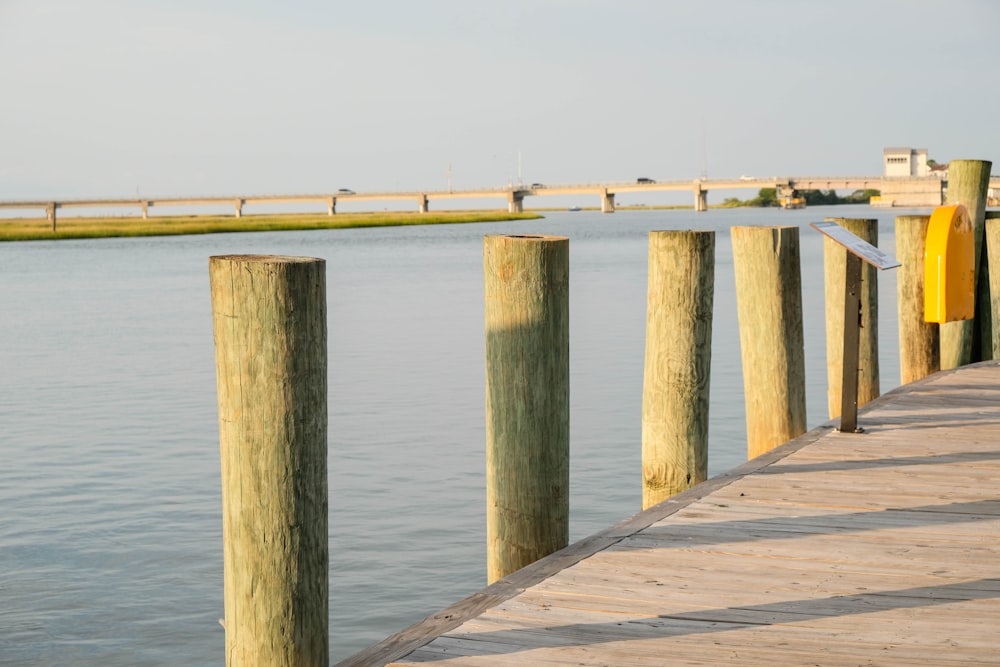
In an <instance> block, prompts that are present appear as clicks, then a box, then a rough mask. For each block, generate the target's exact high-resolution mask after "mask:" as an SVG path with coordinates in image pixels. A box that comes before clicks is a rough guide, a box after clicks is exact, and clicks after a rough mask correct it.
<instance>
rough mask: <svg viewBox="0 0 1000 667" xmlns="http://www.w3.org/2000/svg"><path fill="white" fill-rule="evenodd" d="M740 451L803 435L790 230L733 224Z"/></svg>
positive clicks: (753, 452) (755, 452)
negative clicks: (742, 422) (742, 430)
mask: <svg viewBox="0 0 1000 667" xmlns="http://www.w3.org/2000/svg"><path fill="white" fill-rule="evenodd" d="M731 235H732V243H733V267H734V269H735V273H736V307H737V313H738V316H739V327H740V349H741V353H742V358H743V389H744V395H745V400H746V420H747V453H748V456H749V458H755V457H757V456H759V455H760V454H763V453H764V452H767V451H770V450H771V449H774V448H775V447H777V446H778V445H780V444H782V443H784V442H787V441H788V440H791V439H792V438H794V437H796V436H799V435H801V434H802V433H804V432H805V430H806V390H805V348H804V342H803V334H802V276H801V268H800V259H799V229H798V227H733V228H732V230H731Z"/></svg>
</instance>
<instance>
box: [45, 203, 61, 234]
mask: <svg viewBox="0 0 1000 667" xmlns="http://www.w3.org/2000/svg"><path fill="white" fill-rule="evenodd" d="M57 208H59V204H57V203H56V202H52V203H50V204H49V205H48V206H46V207H45V217H46V218H48V220H49V222H51V223H52V231H56V209H57Z"/></svg>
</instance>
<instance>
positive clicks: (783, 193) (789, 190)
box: [775, 185, 795, 199]
mask: <svg viewBox="0 0 1000 667" xmlns="http://www.w3.org/2000/svg"><path fill="white" fill-rule="evenodd" d="M775 189H776V190H777V191H778V198H779V199H781V198H782V197H794V196H795V188H793V187H792V186H790V185H779V186H778V187H777V188H775Z"/></svg>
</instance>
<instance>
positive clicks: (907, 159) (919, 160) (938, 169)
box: [872, 148, 948, 206]
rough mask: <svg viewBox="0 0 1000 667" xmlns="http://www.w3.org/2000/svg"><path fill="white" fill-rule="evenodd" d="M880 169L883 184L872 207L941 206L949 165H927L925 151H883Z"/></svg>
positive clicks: (913, 149)
mask: <svg viewBox="0 0 1000 667" xmlns="http://www.w3.org/2000/svg"><path fill="white" fill-rule="evenodd" d="M882 167H883V172H884V175H885V178H886V180H884V181H882V188H881V191H880V196H879V197H878V198H877V199H876V198H873V201H872V205H873V206H940V205H941V204H942V203H943V202H944V198H943V191H942V186H943V185H944V184H945V182H946V181H947V180H948V165H944V166H941V165H934V166H933V167H931V166H930V165H928V164H927V149H926V148H884V149H882ZM893 178H898V179H899V180H898V181H894V180H891V179H893ZM913 178H926V179H928V180H920V181H914V180H910V179H913Z"/></svg>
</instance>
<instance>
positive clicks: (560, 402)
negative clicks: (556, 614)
mask: <svg viewBox="0 0 1000 667" xmlns="http://www.w3.org/2000/svg"><path fill="white" fill-rule="evenodd" d="M483 276H484V284H485V315H486V506H487V514H486V539H487V581H488V582H489V583H493V582H494V581H497V580H498V579H501V578H503V577H505V576H507V575H508V574H510V573H512V572H514V571H516V570H518V569H520V568H522V567H524V566H525V565H528V564H529V563H532V562H534V561H536V560H538V559H539V558H542V557H543V556H546V555H548V554H550V553H552V552H553V551H557V550H558V549H561V548H563V547H565V546H566V545H567V544H568V542H569V240H568V239H566V238H562V237H551V236H487V237H485V239H484V241H483Z"/></svg>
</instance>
